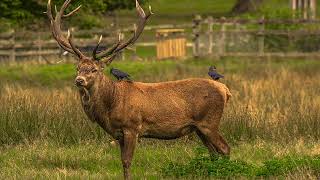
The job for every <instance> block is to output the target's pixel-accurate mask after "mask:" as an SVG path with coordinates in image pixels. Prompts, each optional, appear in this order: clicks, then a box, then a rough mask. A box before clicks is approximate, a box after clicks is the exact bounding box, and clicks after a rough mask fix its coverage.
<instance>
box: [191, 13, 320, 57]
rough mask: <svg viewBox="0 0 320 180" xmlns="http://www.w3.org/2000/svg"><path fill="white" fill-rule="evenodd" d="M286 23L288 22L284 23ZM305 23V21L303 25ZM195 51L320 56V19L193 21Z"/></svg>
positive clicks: (219, 53) (201, 53)
mask: <svg viewBox="0 0 320 180" xmlns="http://www.w3.org/2000/svg"><path fill="white" fill-rule="evenodd" d="M284 24H285V25H284ZM301 24H305V25H304V26H302V25H301ZM193 44H194V46H193V54H194V56H195V57H199V56H257V57H263V56H276V57H316V58H318V57H320V56H319V55H318V54H319V53H320V21H319V20H304V19H303V20H300V19H297V20H295V19H289V20H267V19H264V18H261V19H258V20H246V19H244V20H243V19H223V18H222V19H214V18H212V17H207V18H205V19H202V18H201V16H196V17H195V19H194V20H193Z"/></svg>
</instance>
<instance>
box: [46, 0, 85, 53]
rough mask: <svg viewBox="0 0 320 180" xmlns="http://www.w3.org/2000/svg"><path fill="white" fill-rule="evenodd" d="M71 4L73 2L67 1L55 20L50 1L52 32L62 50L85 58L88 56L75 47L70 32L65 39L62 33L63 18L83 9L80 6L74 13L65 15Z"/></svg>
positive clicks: (49, 12) (48, 6) (48, 9)
mask: <svg viewBox="0 0 320 180" xmlns="http://www.w3.org/2000/svg"><path fill="white" fill-rule="evenodd" d="M70 2H71V0H66V1H65V2H64V3H63V5H62V6H61V8H60V11H57V10H56V17H55V18H53V15H52V7H51V0H48V4H47V15H48V17H49V20H50V23H51V30H52V34H53V37H54V38H55V39H56V41H57V42H58V44H59V46H60V47H61V48H63V49H64V50H66V51H68V52H69V53H71V54H74V55H77V56H78V57H79V58H84V57H86V56H85V55H84V54H83V53H82V52H81V51H80V50H79V49H78V48H76V46H75V45H74V43H73V41H72V37H71V35H70V32H68V37H67V38H65V37H64V36H63V33H62V31H61V18H62V17H69V16H71V15H72V14H74V13H75V12H77V11H78V10H79V9H80V8H81V6H79V7H77V8H76V9H74V10H73V11H71V12H70V13H68V14H66V15H65V14H64V11H65V10H66V9H67V8H68V6H69V4H70ZM55 9H57V8H55Z"/></svg>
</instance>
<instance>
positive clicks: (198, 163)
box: [162, 148, 320, 178]
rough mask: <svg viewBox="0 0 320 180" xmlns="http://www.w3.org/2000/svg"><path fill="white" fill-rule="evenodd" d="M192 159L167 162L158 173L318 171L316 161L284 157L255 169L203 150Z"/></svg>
mask: <svg viewBox="0 0 320 180" xmlns="http://www.w3.org/2000/svg"><path fill="white" fill-rule="evenodd" d="M196 152H197V153H196V156H195V157H194V158H193V159H192V160H191V161H190V162H189V163H187V164H180V163H174V162H170V163H169V164H168V165H167V166H166V167H164V168H163V169H162V172H163V174H164V175H165V176H174V177H200V176H206V177H218V178H222V177H259V176H262V177H272V176H281V175H285V174H286V173H288V172H292V171H294V170H297V169H298V168H302V167H307V168H310V169H312V170H313V171H315V172H319V171H320V157H319V156H316V157H308V156H302V157H298V156H285V157H282V158H274V159H271V160H267V161H265V162H264V163H263V165H262V166H256V165H252V164H249V163H247V162H244V161H240V160H231V159H230V158H229V157H223V156H209V155H208V153H207V151H206V149H204V148H198V149H197V150H196Z"/></svg>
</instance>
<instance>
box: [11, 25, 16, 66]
mask: <svg viewBox="0 0 320 180" xmlns="http://www.w3.org/2000/svg"><path fill="white" fill-rule="evenodd" d="M15 35H16V31H15V30H13V32H12V36H11V39H10V43H11V51H10V60H11V61H12V62H15V61H16V47H15V46H16V43H15Z"/></svg>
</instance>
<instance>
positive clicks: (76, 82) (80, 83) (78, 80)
mask: <svg viewBox="0 0 320 180" xmlns="http://www.w3.org/2000/svg"><path fill="white" fill-rule="evenodd" d="M84 82H85V81H84V79H83V78H82V77H77V78H76V80H75V84H76V85H77V86H82V85H83V84H84Z"/></svg>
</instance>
